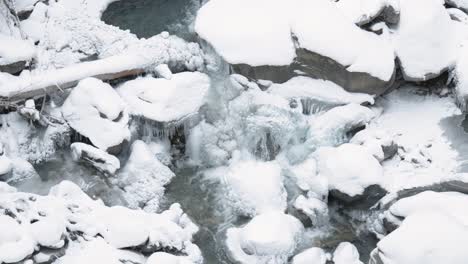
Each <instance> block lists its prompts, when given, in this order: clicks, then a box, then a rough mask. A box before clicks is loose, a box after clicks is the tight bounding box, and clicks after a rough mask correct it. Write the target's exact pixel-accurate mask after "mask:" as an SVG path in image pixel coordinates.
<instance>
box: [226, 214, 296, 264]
mask: <svg viewBox="0 0 468 264" xmlns="http://www.w3.org/2000/svg"><path fill="white" fill-rule="evenodd" d="M303 231H304V227H303V226H302V224H301V222H300V221H299V220H297V219H296V218H294V217H293V216H290V215H287V214H284V213H282V212H274V211H273V212H268V213H265V214H261V215H258V216H256V217H254V218H253V219H252V220H251V221H250V222H249V223H248V224H247V225H245V226H244V227H241V228H230V229H228V231H227V240H226V244H227V247H228V249H229V253H230V254H231V255H232V257H233V258H234V259H235V260H236V261H238V262H239V263H245V264H247V263H258V264H267V263H271V264H284V263H287V260H288V257H290V256H291V255H292V254H293V252H294V251H295V249H296V247H297V245H298V243H300V241H301V237H302V232H303Z"/></svg>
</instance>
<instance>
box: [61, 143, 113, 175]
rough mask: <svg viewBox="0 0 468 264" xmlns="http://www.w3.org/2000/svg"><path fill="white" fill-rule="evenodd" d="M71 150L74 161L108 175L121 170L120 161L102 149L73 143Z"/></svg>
mask: <svg viewBox="0 0 468 264" xmlns="http://www.w3.org/2000/svg"><path fill="white" fill-rule="evenodd" d="M70 148H71V152H72V157H73V160H75V161H77V162H83V163H84V164H87V165H89V166H91V167H93V168H95V169H97V170H98V171H100V172H102V173H104V174H106V175H114V174H115V172H116V171H117V170H118V169H120V161H119V159H118V158H117V157H115V156H113V155H110V154H108V153H107V152H105V151H103V150H101V149H98V148H95V147H93V146H91V145H88V144H84V143H73V144H72V145H71V147H70Z"/></svg>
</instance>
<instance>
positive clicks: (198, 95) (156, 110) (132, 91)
mask: <svg viewBox="0 0 468 264" xmlns="http://www.w3.org/2000/svg"><path fill="white" fill-rule="evenodd" d="M209 88H210V79H209V78H208V76H207V75H205V74H203V73H199V72H182V73H178V74H173V75H172V77H171V79H170V80H168V79H164V78H158V79H156V78H152V77H145V78H139V79H136V80H133V81H128V82H126V83H124V84H123V85H121V86H120V87H119V88H118V92H119V94H120V95H121V96H122V98H123V99H124V100H125V101H126V102H127V103H128V105H129V107H130V112H131V114H132V115H138V116H143V117H145V118H147V119H150V120H154V121H158V122H177V121H180V120H182V119H184V118H187V117H189V116H191V115H194V114H195V113H197V112H198V110H199V109H200V107H201V106H202V105H203V104H204V103H205V97H206V95H207V93H208V90H209Z"/></svg>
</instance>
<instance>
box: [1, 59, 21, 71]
mask: <svg viewBox="0 0 468 264" xmlns="http://www.w3.org/2000/svg"><path fill="white" fill-rule="evenodd" d="M26 63H27V62H26V61H17V62H13V63H10V64H6V65H0V72H6V73H11V74H17V73H20V72H21V71H22V70H24V67H26Z"/></svg>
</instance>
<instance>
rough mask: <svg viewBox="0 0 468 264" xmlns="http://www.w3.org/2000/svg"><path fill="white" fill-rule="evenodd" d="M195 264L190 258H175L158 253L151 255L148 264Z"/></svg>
mask: <svg viewBox="0 0 468 264" xmlns="http://www.w3.org/2000/svg"><path fill="white" fill-rule="evenodd" d="M160 263H164V264H193V263H194V262H192V261H190V259H189V258H187V257H185V256H175V255H172V254H169V253H165V252H156V253H154V254H153V255H151V256H150V257H149V258H148V260H147V261H146V264H160Z"/></svg>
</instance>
